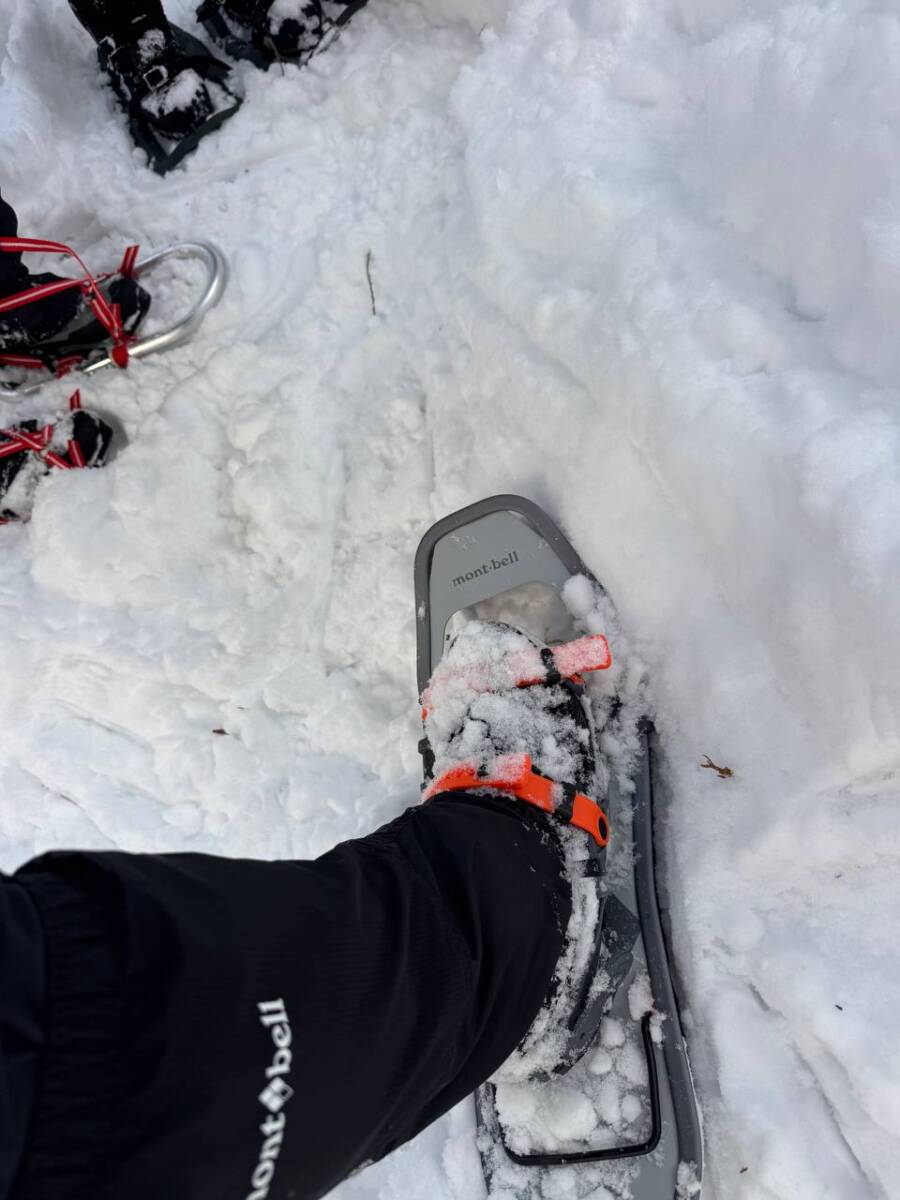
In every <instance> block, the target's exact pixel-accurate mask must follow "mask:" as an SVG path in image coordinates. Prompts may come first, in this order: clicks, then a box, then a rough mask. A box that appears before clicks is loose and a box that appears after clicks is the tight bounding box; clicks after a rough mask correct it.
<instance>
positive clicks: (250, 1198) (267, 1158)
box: [247, 1000, 294, 1200]
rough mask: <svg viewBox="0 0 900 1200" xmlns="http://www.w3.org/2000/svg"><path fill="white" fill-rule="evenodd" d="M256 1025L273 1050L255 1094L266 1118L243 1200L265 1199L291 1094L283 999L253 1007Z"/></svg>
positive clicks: (288, 1027)
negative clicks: (261, 1141)
mask: <svg viewBox="0 0 900 1200" xmlns="http://www.w3.org/2000/svg"><path fill="white" fill-rule="evenodd" d="M256 1007H257V1010H258V1016H259V1023H260V1024H261V1025H262V1026H263V1028H264V1029H267V1030H268V1031H269V1033H270V1035H271V1038H272V1045H273V1047H274V1051H273V1054H272V1061H271V1062H270V1063H269V1065H268V1066H267V1067H266V1074H265V1087H264V1088H263V1090H262V1091H261V1092H260V1093H259V1097H258V1099H259V1102H260V1104H261V1105H262V1106H263V1108H264V1109H265V1110H266V1117H265V1119H264V1120H263V1122H262V1123H261V1124H260V1126H259V1132H260V1133H261V1134H262V1135H263V1144H262V1149H261V1150H260V1152H259V1159H258V1160H257V1163H256V1167H255V1168H254V1171H253V1174H252V1175H251V1176H250V1186H251V1189H252V1190H251V1191H250V1192H248V1193H247V1200H265V1197H266V1196H268V1194H269V1188H270V1187H271V1184H272V1180H273V1178H274V1176H275V1166H276V1164H277V1162H278V1155H279V1154H280V1153H281V1146H282V1143H283V1142H284V1131H285V1127H286V1125H287V1116H286V1114H285V1113H284V1111H283V1109H284V1106H285V1105H286V1104H287V1102H288V1100H290V1098H291V1096H293V1094H294V1089H293V1088H292V1087H291V1085H290V1084H289V1083H288V1081H287V1077H288V1075H290V1073H291V1061H292V1058H293V1055H292V1053H291V1023H290V1021H289V1020H288V1015H287V1010H286V1009H285V1007H284V1001H283V1000H264V1001H262V1003H260V1004H257V1006H256Z"/></svg>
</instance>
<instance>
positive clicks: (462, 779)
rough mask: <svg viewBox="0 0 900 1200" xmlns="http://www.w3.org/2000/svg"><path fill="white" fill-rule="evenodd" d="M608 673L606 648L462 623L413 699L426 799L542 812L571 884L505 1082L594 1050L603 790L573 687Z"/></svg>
mask: <svg viewBox="0 0 900 1200" xmlns="http://www.w3.org/2000/svg"><path fill="white" fill-rule="evenodd" d="M609 663H610V656H609V647H608V645H607V643H606V639H605V638H603V637H602V636H599V635H598V636H593V637H584V638H580V639H578V640H577V641H574V642H569V643H567V644H565V645H562V646H557V647H555V648H551V647H549V646H546V645H543V644H541V643H540V642H538V641H536V640H534V639H533V638H531V637H529V636H528V635H527V634H525V633H523V632H521V631H520V630H518V629H516V628H514V627H513V626H510V625H506V624H501V623H499V622H493V621H470V622H468V624H466V625H465V626H464V627H463V628H462V629H461V630H460V631H459V632H458V633H457V635H456V637H455V638H454V640H453V641H452V643H451V644H450V646H449V647H448V648H447V650H446V651H445V653H444V655H443V657H442V658H441V661H440V663H439V664H438V666H437V667H436V669H435V671H434V674H433V675H432V678H431V681H430V683H429V686H428V688H427V689H426V691H425V694H424V695H423V697H422V715H423V720H424V723H425V739H424V742H423V745H422V751H423V756H424V758H425V765H426V775H427V776H429V779H428V781H427V783H426V785H425V790H424V794H423V798H424V800H426V801H427V800H429V799H431V798H432V797H434V796H436V795H440V794H446V793H448V792H451V793H452V792H459V791H465V792H466V793H468V794H472V793H478V792H479V791H487V792H499V793H502V794H504V795H507V796H513V797H515V798H517V799H518V800H520V801H522V802H523V803H524V804H528V805H530V806H532V807H533V808H537V809H539V810H542V811H543V812H545V813H546V814H547V815H548V817H549V818H550V820H548V823H547V825H548V831H549V832H550V835H551V836H554V837H557V838H558V839H559V842H560V851H561V854H562V860H563V864H564V868H565V870H566V873H567V875H568V876H569V878H570V881H571V882H572V884H573V894H572V899H573V913H572V920H571V923H570V926H569V932H568V937H567V951H566V954H565V955H564V957H563V959H562V960H561V961H560V965H559V968H558V971H557V978H556V986H555V988H554V991H553V994H552V995H551V996H550V997H549V999H548V1003H547V1004H546V1005H545V1007H544V1010H543V1011H542V1013H541V1014H540V1015H539V1017H538V1018H537V1020H536V1021H535V1023H534V1025H533V1026H532V1028H531V1030H530V1031H529V1033H528V1035H527V1036H526V1038H525V1040H524V1041H523V1043H522V1045H521V1046H520V1047H519V1050H518V1051H517V1053H516V1055H514V1056H513V1060H511V1062H510V1063H509V1064H507V1067H506V1068H504V1072H505V1074H506V1077H518V1078H537V1077H545V1076H547V1075H549V1074H551V1073H558V1072H560V1071H565V1070H567V1069H568V1068H569V1067H570V1066H571V1065H572V1064H573V1063H574V1062H575V1061H576V1060H577V1058H578V1057H579V1056H580V1054H581V1053H582V1052H583V1050H584V1049H585V1048H586V1046H587V1045H589V1044H590V1043H591V1042H592V1041H593V1035H594V1034H595V1033H596V1030H597V1026H598V1025H599V1021H600V1019H601V1016H602V1002H598V1003H594V1002H593V1001H595V1000H599V999H600V998H598V997H593V996H589V995H588V992H589V991H590V989H591V983H592V982H593V980H594V979H595V977H596V973H597V950H598V947H599V944H600V939H599V937H598V924H599V922H600V921H601V918H602V913H601V911H600V909H601V904H600V901H599V895H598V886H597V880H598V877H599V876H601V875H602V873H603V868H604V864H605V846H606V843H607V840H608V836H609V827H608V823H607V818H606V815H605V813H604V811H603V809H602V808H601V806H600V803H599V802H598V800H599V798H600V797H604V796H605V794H606V791H607V785H608V779H607V773H606V768H605V766H604V764H603V762H602V760H601V759H600V757H599V756H598V754H597V749H596V746H595V743H594V734H593V728H592V721H591V717H590V710H589V707H588V704H587V701H586V698H585V694H584V686H583V681H582V678H581V676H582V674H583V673H585V672H587V671H596V670H602V669H604V668H605V667H607V666H609ZM585 881H586V886H580V884H581V883H583V882H585ZM585 1019H586V1020H587V1023H588V1025H589V1028H585Z"/></svg>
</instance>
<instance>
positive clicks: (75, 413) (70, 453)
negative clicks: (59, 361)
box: [0, 393, 113, 525]
mask: <svg viewBox="0 0 900 1200" xmlns="http://www.w3.org/2000/svg"><path fill="white" fill-rule="evenodd" d="M76 396H77V393H76ZM73 404H74V407H73V408H72V410H71V411H70V412H67V413H65V414H63V415H62V416H60V417H58V418H57V419H56V420H55V421H51V422H49V423H46V424H45V423H44V422H42V421H37V420H29V421H20V422H19V424H18V425H16V426H15V427H11V428H8V429H0V524H3V525H6V524H9V523H10V522H11V521H22V520H26V519H27V518H28V516H29V514H30V513H31V509H32V507H33V505H34V498H35V493H36V491H37V488H38V485H39V484H40V482H41V480H42V479H43V478H44V477H45V476H47V475H49V474H50V473H51V472H52V471H72V470H78V469H81V468H85V467H102V466H103V464H104V463H105V462H106V460H107V458H108V456H109V452H110V447H111V445H112V440H113V431H112V429H111V427H110V426H109V425H108V424H107V423H106V422H105V421H104V420H102V418H100V417H98V416H97V415H96V414H95V413H91V412H87V411H86V410H85V409H82V408H81V407H80V405H79V403H78V401H77V399H75V400H74V401H73Z"/></svg>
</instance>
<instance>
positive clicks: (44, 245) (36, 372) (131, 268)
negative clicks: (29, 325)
mask: <svg viewBox="0 0 900 1200" xmlns="http://www.w3.org/2000/svg"><path fill="white" fill-rule="evenodd" d="M6 240H7V241H10V242H12V241H15V242H16V243H17V246H16V248H18V243H20V242H23V241H28V239H6ZM33 248H35V249H39V250H41V251H43V252H45V253H65V252H67V251H68V247H65V246H62V245H61V244H57V243H55V242H34V243H33ZM134 249H135V252H136V248H134ZM128 259H129V255H128V254H126V260H125V263H124V264H123V266H124V268H125V270H124V272H123V269H122V268H120V269H119V271H118V272H115V273H113V274H111V275H105V276H103V275H101V276H98V277H97V278H96V279H93V277H91V276H90V275H86V276H85V278H84V280H82V281H80V282H81V284H83V285H85V284H88V283H90V284H92V285H94V286H95V287H96V290H97V291H98V292H99V293H100V294H101V297H102V298H103V299H104V300H105V301H106V302H107V303H109V301H110V300H112V299H114V297H115V296H116V295H118V294H119V293H118V290H117V289H119V290H121V288H122V286H123V284H125V283H129V282H130V283H136V282H137V280H139V279H144V280H145V281H147V280H149V277H150V275H151V274H152V273H153V272H154V271H157V270H159V269H160V268H161V267H163V266H164V265H165V264H167V263H171V262H172V261H174V260H175V259H193V260H195V261H196V262H198V263H199V264H200V265H201V266H202V268H203V272H204V279H203V283H202V286H201V291H200V294H199V296H198V298H197V300H196V301H194V303H193V304H192V305H191V307H190V309H189V310H188V311H187V312H186V313H185V314H184V315H183V316H181V317H180V319H179V320H177V321H175V322H174V323H173V324H172V325H169V326H168V327H166V328H164V329H161V330H158V331H156V332H154V333H149V334H147V335H146V336H144V337H137V336H136V334H137V328H138V326H139V324H140V323H141V321H142V320H143V318H144V316H145V314H146V312H147V308H148V307H149V303H150V300H149V296H148V295H147V293H146V292H145V291H144V290H143V289H142V288H137V289H135V292H136V295H137V296H138V300H139V302H138V303H136V305H135V308H134V311H133V312H132V313H131V314H130V316H129V317H128V318H127V319H126V320H124V321H123V322H122V328H121V329H120V330H119V335H118V336H119V338H120V341H119V344H118V345H116V339H115V338H114V337H113V335H112V334H110V333H109V332H108V331H106V330H102V329H98V330H95V331H94V332H95V333H97V334H98V336H96V337H93V336H92V337H89V336H88V334H89V332H90V329H89V326H91V322H93V325H96V320H95V319H94V317H93V313H92V310H91V309H90V308H89V309H87V310H86V312H85V316H84V322H85V323H84V324H82V323H78V324H77V325H76V326H74V327H69V328H67V329H66V330H64V331H62V332H61V333H60V334H59V335H58V336H57V337H56V338H55V339H52V340H50V341H47V342H43V343H42V344H41V345H40V346H39V347H37V353H36V354H35V355H34V356H33V361H32V362H29V363H26V362H25V361H24V358H23V361H22V362H21V363H19V364H18V365H17V364H16V362H15V361H13V360H14V357H15V356H5V362H4V356H0V370H2V371H3V374H2V375H0V399H7V400H12V399H18V398H19V397H20V396H23V395H26V394H28V393H30V392H35V391H37V390H38V389H39V388H41V387H43V386H44V385H45V384H46V383H48V382H50V381H51V380H53V379H54V378H55V377H57V376H58V375H60V374H65V373H66V372H67V371H69V370H77V371H78V372H80V373H82V374H86V375H88V374H91V372H93V371H99V370H101V369H102V368H103V367H109V366H120V367H121V366H125V365H127V363H128V361H130V360H131V359H134V358H144V357H146V356H147V355H149V354H156V353H158V352H159V351H162V350H172V349H174V348H175V347H176V346H180V345H181V344H182V343H183V342H187V341H189V340H190V339H191V338H192V337H193V335H194V334H195V333H196V331H197V329H198V328H199V327H200V325H201V324H202V322H203V320H204V318H205V317H206V315H207V313H208V312H209V311H210V309H212V308H214V307H215V305H216V304H218V302H219V300H220V299H221V298H222V293H223V292H224V290H225V284H226V283H227V280H228V264H227V262H226V261H225V258H224V256H223V254H222V252H221V251H220V250H218V249H217V248H216V247H215V246H213V245H211V244H210V243H208V242H176V243H174V244H173V245H171V246H167V247H166V248H165V249H164V250H159V251H157V253H156V254H151V255H150V256H149V257H147V258H145V259H142V260H140V261H134V262H129V261H128ZM79 261H80V260H79ZM72 286H76V284H74V283H73V284H72ZM142 297H143V298H142ZM32 302H34V303H38V302H39V297H38V295H37V294H35V295H34V299H33V301H32ZM91 328H92V326H91ZM123 347H124V349H125V350H126V353H125V354H124V355H123V354H121V353H120V350H121V349H122V348H123ZM25 357H27V356H25Z"/></svg>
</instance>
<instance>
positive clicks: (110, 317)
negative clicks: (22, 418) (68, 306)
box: [0, 237, 138, 374]
mask: <svg viewBox="0 0 900 1200" xmlns="http://www.w3.org/2000/svg"><path fill="white" fill-rule="evenodd" d="M0 251H5V252H6V253H8V254H62V255H65V256H66V257H67V258H74V259H75V261H76V262H77V263H78V265H79V266H80V267H81V269H82V271H83V272H84V275H83V277H82V278H81V279H58V280H56V282H54V283H41V284H38V286H37V287H33V288H27V289H26V290H25V291H24V292H16V293H15V294H14V295H12V296H5V297H4V298H3V299H2V300H0V313H5V312H12V311H13V309H16V308H23V307H24V306H25V305H26V304H35V303H37V302H38V301H39V300H46V299H47V298H48V297H50V296H57V295H59V293H60V292H66V291H69V290H70V289H71V288H76V287H77V288H80V289H81V291H82V292H83V293H84V296H85V299H86V300H87V302H88V304H89V305H90V308H91V311H92V312H93V314H94V316H95V317H96V318H97V320H98V321H99V322H100V324H101V325H102V326H103V328H104V329H105V330H106V332H107V333H108V334H109V336H110V338H111V340H112V348H111V350H110V352H109V357H110V358H111V359H112V361H113V362H114V363H115V364H116V366H117V367H127V366H128V342H129V341H130V340H131V339H130V338H129V335H128V334H127V333H126V332H125V330H124V328H123V326H122V312H121V309H120V308H119V305H118V304H110V303H109V301H108V300H107V299H106V297H105V296H104V295H103V293H102V292H101V291H100V286H99V285H100V282H101V281H102V280H104V279H108V278H109V275H108V274H106V275H100V276H98V277H96V278H95V277H94V276H93V275H92V274H91V273H90V271H89V270H88V269H87V267H86V266H85V264H84V262H83V261H82V259H81V257H80V255H78V254H77V252H76V251H75V250H73V249H72V248H71V246H66V245H64V244H63V243H62V242H50V241H46V240H43V239H41V238H18V237H15V238H0ZM137 253H138V247H137V246H129V247H128V249H127V250H126V251H125V256H124V258H123V259H122V263H121V266H120V268H119V271H120V273H121V274H123V275H132V274H133V273H134V266H135V262H136V260H137ZM64 361H65V363H66V367H65V370H68V369H69V368H70V367H72V366H74V365H75V363H76V362H78V361H80V359H79V358H77V357H76V356H70V357H69V358H68V359H66V360H64ZM0 363H2V364H3V365H5V366H12V367H43V366H45V364H44V363H43V362H42V361H41V360H40V359H38V358H34V357H32V356H30V355H22V354H0ZM64 373H65V372H64V371H60V369H59V366H57V374H64Z"/></svg>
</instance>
